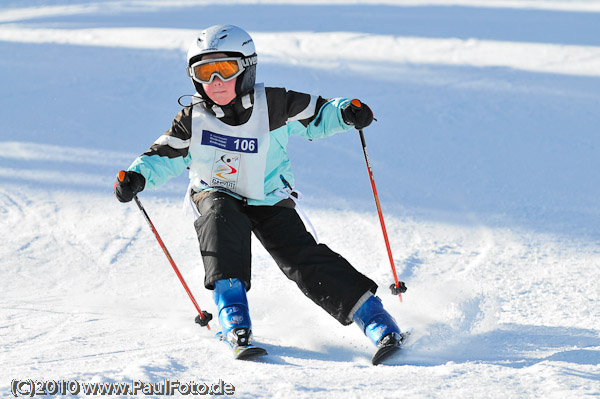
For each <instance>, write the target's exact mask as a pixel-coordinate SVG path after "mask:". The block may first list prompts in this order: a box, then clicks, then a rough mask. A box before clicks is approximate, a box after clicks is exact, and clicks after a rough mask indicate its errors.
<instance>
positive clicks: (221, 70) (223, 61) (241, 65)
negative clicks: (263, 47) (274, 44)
mask: <svg viewBox="0 0 600 399" xmlns="http://www.w3.org/2000/svg"><path fill="white" fill-rule="evenodd" d="M256 61H257V60H256V55H254V56H252V57H248V58H237V57H229V58H213V59H208V60H203V61H198V62H195V63H193V64H192V65H190V66H189V67H188V68H187V72H188V76H189V77H190V78H192V79H194V80H195V81H196V82H199V83H207V84H208V83H210V82H212V81H213V79H214V77H215V75H217V76H218V77H219V78H221V79H222V80H223V81H225V82H227V81H228V80H231V79H234V78H236V77H238V76H240V74H241V73H242V72H244V70H245V69H246V68H247V67H249V66H251V65H255V64H256Z"/></svg>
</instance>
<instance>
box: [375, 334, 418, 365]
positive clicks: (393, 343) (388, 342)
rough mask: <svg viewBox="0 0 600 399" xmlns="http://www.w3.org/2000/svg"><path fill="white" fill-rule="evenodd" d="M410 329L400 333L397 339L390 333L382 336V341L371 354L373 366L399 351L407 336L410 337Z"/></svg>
mask: <svg viewBox="0 0 600 399" xmlns="http://www.w3.org/2000/svg"><path fill="white" fill-rule="evenodd" d="M411 332H412V330H408V331H405V332H402V333H400V339H397V338H396V337H394V336H393V335H392V334H390V335H388V336H386V337H384V338H383V339H382V342H381V343H380V344H379V345H378V347H379V348H378V349H377V352H375V354H374V355H373V358H372V359H371V363H373V365H374V366H377V365H378V364H381V363H382V362H384V361H385V360H386V359H389V358H390V357H391V356H392V355H394V354H396V353H398V352H400V350H401V349H402V347H403V346H404V344H405V343H406V340H407V339H408V337H410V334H411Z"/></svg>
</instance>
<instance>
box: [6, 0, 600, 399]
mask: <svg viewBox="0 0 600 399" xmlns="http://www.w3.org/2000/svg"><path fill="white" fill-rule="evenodd" d="M599 10H600V1H594V0H589V1H543V0H540V1H535V0H530V1H522V2H517V1H508V0H507V1H503V0H495V1H483V0H464V1H460V0H450V1H427V0H423V1H420V0H411V1H391V0H388V1H368V2H365V1H361V2H360V4H359V2H356V1H331V2H328V3H327V4H317V2H316V1H308V0H304V1H300V0H298V1H289V2H288V1H284V0H279V1H276V0H273V1H258V0H256V1H239V2H235V1H219V2H215V1H207V2H193V1H173V2H171V1H166V0H163V1H158V0H153V1H150V0H148V1H135V0H129V1H121V2H116V1H107V2H84V1H66V0H65V1H49V0H35V1H28V2H22V1H16V0H8V1H3V2H2V4H1V5H0V23H1V25H0V49H1V54H2V55H3V56H2V57H1V58H0V76H1V85H2V102H1V103H0V105H1V106H0V216H1V222H0V234H1V236H0V237H1V240H2V245H1V246H0V270H1V273H2V279H1V280H0V292H1V294H0V314H1V315H2V317H1V324H0V337H1V340H0V367H1V369H0V371H1V375H2V379H1V380H0V396H2V397H9V396H11V393H10V384H11V381H12V380H13V379H29V378H31V379H39V380H41V379H45V380H48V379H54V380H62V379H65V380H75V379H76V380H79V381H80V382H92V381H97V382H112V381H117V382H118V381H139V380H141V381H145V382H159V381H162V380H164V379H171V380H177V379H178V380H180V381H196V382H200V383H202V382H206V383H209V384H210V383H213V382H217V381H218V380H219V379H222V380H224V381H226V382H229V383H231V384H233V385H234V386H235V388H236V390H235V396H236V397H244V398H262V397H274V398H284V397H287V398H364V397H376V398H398V397H406V398H433V397H445V398H457V397H460V398H462V397H473V398H481V397H503V398H525V397H536V398H539V397H550V398H553V397H556V398H559V397H560V398H567V397H568V398H572V397H585V396H598V395H600V366H599V363H600V305H599V299H600V298H599V293H600V289H599V285H598V280H599V275H600V245H599V241H600V229H599V227H598V226H600V206H599V205H598V198H600V178H599V176H598V171H599V170H600V157H599V151H600V134H599V129H598V126H600V114H599V112H598V111H599V108H600V13H598V11H599ZM216 23H233V24H237V25H240V26H243V27H244V28H246V29H247V30H248V31H250V32H251V34H252V35H253V36H254V37H255V39H256V44H257V48H258V53H259V62H260V64H259V67H258V80H259V81H265V82H266V83H267V84H268V85H271V86H285V87H287V88H288V89H293V90H299V91H305V92H310V93H314V94H321V95H323V96H325V97H335V96H344V97H358V98H361V99H362V100H364V101H365V102H366V103H367V104H369V105H370V106H372V108H373V109H374V111H375V114H376V117H377V118H378V122H377V123H375V124H374V125H373V126H372V127H369V128H368V129H366V130H365V132H366V135H367V137H366V138H367V143H368V146H369V147H368V148H369V154H370V156H371V159H372V161H373V168H374V173H375V180H376V183H377V185H378V186H377V188H378V191H379V196H380V199H381V202H382V207H383V211H384V215H385V218H386V223H387V228H388V232H389V236H390V241H391V246H392V250H393V253H394V258H395V263H396V267H397V269H398V273H399V276H400V278H401V280H404V281H405V282H406V284H407V285H408V287H409V290H408V292H407V293H406V294H405V295H404V302H402V303H400V302H399V301H398V299H397V298H395V297H393V296H392V295H390V294H389V291H388V290H387V288H386V287H387V286H388V285H389V284H390V283H391V282H392V276H391V272H390V267H389V262H388V260H387V254H386V252H385V247H384V244H383V239H382V236H381V230H380V227H379V224H378V219H377V216H376V213H375V206H374V203H373V198H372V193H371V189H370V186H369V181H368V176H367V173H366V167H365V163H364V158H363V154H362V150H361V147H360V141H359V139H358V137H357V135H356V134H355V133H351V132H349V133H346V134H343V135H338V136H335V137H332V138H329V139H327V140H320V141H315V142H307V141H304V140H302V139H291V140H290V148H289V149H290V153H291V157H292V160H293V162H294V164H295V171H296V181H297V184H298V187H299V188H300V189H301V190H302V191H303V193H304V194H305V200H304V205H303V206H304V208H305V210H306V211H307V212H308V214H309V215H310V218H311V221H312V222H313V224H314V225H315V226H316V228H317V230H318V232H319V237H320V239H321V240H322V241H323V242H325V243H327V244H328V245H329V246H330V247H332V248H333V249H334V250H336V251H338V252H340V253H341V254H343V255H344V256H345V257H346V258H347V259H348V260H349V261H350V262H351V263H353V264H354V265H355V266H356V267H357V268H359V269H360V270H361V271H363V272H364V273H366V274H368V275H369V276H370V277H372V278H373V279H375V280H376V281H377V282H378V284H379V285H380V287H381V289H380V292H379V294H380V296H381V297H382V299H383V301H384V304H385V306H386V307H387V308H388V309H389V310H390V311H391V312H392V313H393V315H394V316H395V317H396V319H397V320H398V322H399V324H400V326H401V327H402V328H409V327H412V328H414V334H413V336H412V338H411V341H410V342H409V345H408V346H407V348H406V350H404V351H403V352H402V354H400V355H399V356H397V357H396V358H394V359H393V360H392V361H391V362H390V364H389V365H385V366H378V367H373V366H371V365H370V363H369V359H370V356H371V354H372V352H373V348H371V347H370V345H369V343H368V342H367V340H366V338H365V337H363V336H362V334H361V332H360V331H359V330H358V329H357V328H356V327H355V326H349V327H342V326H340V325H339V324H338V323H337V322H336V321H335V320H333V319H332V318H330V317H329V316H328V315H327V314H326V313H325V312H323V311H322V310H320V309H319V308H317V307H315V306H314V305H313V304H312V303H311V302H310V301H309V300H307V299H306V298H305V297H304V296H303V295H302V294H301V292H300V291H299V290H298V289H297V288H296V287H295V285H294V284H293V283H292V282H290V281H288V280H287V279H285V277H284V276H283V275H282V274H281V273H280V272H279V271H278V269H277V267H276V265H275V263H274V262H273V261H272V260H271V259H270V258H269V256H268V254H267V253H266V252H265V251H264V250H263V249H262V248H261V247H260V245H255V246H254V247H253V251H254V259H253V272H254V280H253V289H252V290H251V291H250V293H249V299H250V304H251V315H252V317H253V323H254V330H255V337H256V339H257V340H258V341H259V342H261V343H263V344H264V346H265V347H266V348H267V349H268V351H269V352H270V355H269V357H268V358H266V359H265V360H264V361H262V362H252V363H248V362H236V361H233V360H232V359H231V358H230V356H229V354H228V353H227V352H226V350H225V348H224V346H223V345H220V344H217V343H216V341H215V340H214V338H213V336H212V334H213V332H214V331H215V330H216V328H217V325H216V324H214V323H213V331H212V332H211V331H208V330H206V329H202V328H200V327H198V326H197V325H195V324H194V323H193V318H194V316H195V310H194V308H193V306H192V304H191V302H190V301H189V299H188V298H187V296H186V294H185V291H184V290H183V289H182V287H181V286H180V284H179V282H178V280H177V278H176V276H175V274H174V273H173V271H172V269H171V268H170V266H169V264H168V262H167V260H166V259H165V257H164V255H163V253H162V252H161V250H160V248H159V246H158V244H157V243H156V241H155V239H154V236H153V235H152V234H151V232H150V230H149V228H148V226H147V225H146V223H145V221H144V219H143V218H142V215H141V214H140V212H139V210H138V209H137V208H136V207H135V205H133V204H125V205H124V204H120V203H119V202H117V201H116V200H115V199H114V197H113V194H112V185H113V181H114V178H115V174H116V172H117V171H118V170H120V169H122V168H125V167H127V166H128V165H129V163H130V162H131V161H132V160H133V159H134V158H135V156H137V155H138V154H140V153H142V152H143V151H145V150H146V149H147V147H148V146H149V145H150V144H151V143H152V142H153V141H154V140H155V139H156V138H157V137H158V136H159V135H160V134H162V133H163V132H164V131H165V130H166V129H168V128H169V126H170V123H171V119H172V117H173V116H174V115H175V114H176V113H177V112H178V110H179V108H180V107H179V105H178V104H177V98H178V97H179V96H180V95H183V94H192V92H193V90H192V86H191V85H190V82H189V79H188V78H187V76H186V74H185V72H184V64H185V54H184V49H185V48H186V47H187V43H188V42H189V41H190V40H191V37H193V33H194V32H195V31H197V30H199V29H202V28H204V27H207V26H210V25H213V24H216ZM186 180H187V179H186V177H185V176H181V177H180V178H177V179H174V180H173V181H172V182H170V183H169V184H168V185H166V186H164V187H162V188H160V189H158V190H156V191H148V192H144V193H142V194H140V199H141V200H142V202H143V203H144V205H145V207H146V210H147V211H148V212H149V214H150V217H151V218H152V219H153V222H154V223H155V225H156V227H157V229H158V231H159V232H160V234H161V236H162V238H163V239H164V241H165V243H166V245H167V247H168V248H169V250H170V252H171V254H172V255H173V257H174V259H175V261H176V262H177V264H178V266H179V268H180V269H181V271H182V273H183V275H184V277H185V278H186V280H187V282H188V284H189V285H190V287H191V289H192V291H193V293H194V295H195V296H196V299H197V300H198V302H199V303H200V306H202V307H203V308H206V309H207V310H209V311H212V312H214V305H213V303H212V298H211V295H210V292H208V291H206V290H204V288H203V285H202V280H203V269H202V265H201V260H200V257H199V251H198V248H197V242H196V238H195V234H194V229H193V226H192V223H191V220H189V219H187V218H186V217H185V216H183V215H182V213H181V209H180V203H181V196H182V194H183V191H184V190H185V187H186V185H187V182H186Z"/></svg>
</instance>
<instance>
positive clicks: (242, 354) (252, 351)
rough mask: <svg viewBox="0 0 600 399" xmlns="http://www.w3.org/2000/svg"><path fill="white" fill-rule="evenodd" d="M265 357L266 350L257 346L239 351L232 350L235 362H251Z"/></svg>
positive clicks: (238, 349)
mask: <svg viewBox="0 0 600 399" xmlns="http://www.w3.org/2000/svg"><path fill="white" fill-rule="evenodd" d="M266 355H268V353H267V351H266V349H263V348H259V347H257V346H251V347H248V348H245V349H241V350H240V348H236V349H235V350H234V357H235V359H236V360H253V359H255V358H257V357H260V356H266Z"/></svg>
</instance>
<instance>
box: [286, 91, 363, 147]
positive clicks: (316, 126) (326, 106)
mask: <svg viewBox="0 0 600 399" xmlns="http://www.w3.org/2000/svg"><path fill="white" fill-rule="evenodd" d="M349 102H350V100H348V99H345V98H334V99H332V100H328V101H326V102H325V103H323V105H322V106H321V107H320V108H319V109H318V110H316V111H315V118H314V119H313V120H312V121H311V122H310V123H309V124H308V125H307V126H304V125H301V126H299V124H291V123H290V124H288V129H289V131H290V134H293V135H298V136H302V137H305V138H307V139H309V140H313V139H320V138H323V137H329V136H333V135H334V134H337V133H341V132H345V131H348V130H350V129H352V128H353V127H354V126H352V125H348V124H346V122H344V119H343V118H342V113H341V109H342V108H343V107H344V106H345V105H346V104H347V103H349Z"/></svg>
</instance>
